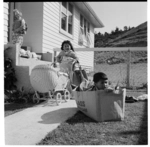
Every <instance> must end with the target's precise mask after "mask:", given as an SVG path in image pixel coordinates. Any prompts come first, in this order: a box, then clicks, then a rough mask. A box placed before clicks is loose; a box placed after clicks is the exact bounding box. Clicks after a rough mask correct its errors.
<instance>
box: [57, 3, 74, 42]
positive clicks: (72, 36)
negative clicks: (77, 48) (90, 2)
mask: <svg viewBox="0 0 150 147" xmlns="http://www.w3.org/2000/svg"><path fill="white" fill-rule="evenodd" d="M66 3H67V21H66V30H63V29H62V28H61V23H62V22H61V15H62V12H63V11H62V2H60V20H59V24H60V25H59V32H60V33H61V34H63V35H65V36H67V37H69V38H71V39H73V38H74V5H73V4H72V3H71V2H66ZM69 4H71V5H72V34H70V33H69V32H68V25H69V16H68V13H69V12H68V11H69Z"/></svg>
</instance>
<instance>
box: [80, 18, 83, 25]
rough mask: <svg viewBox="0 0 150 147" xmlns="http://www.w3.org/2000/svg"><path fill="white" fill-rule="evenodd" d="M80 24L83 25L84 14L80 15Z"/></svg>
mask: <svg viewBox="0 0 150 147" xmlns="http://www.w3.org/2000/svg"><path fill="white" fill-rule="evenodd" d="M80 26H81V27H83V16H82V15H80Z"/></svg>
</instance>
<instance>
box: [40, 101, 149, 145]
mask: <svg viewBox="0 0 150 147" xmlns="http://www.w3.org/2000/svg"><path fill="white" fill-rule="evenodd" d="M147 135H148V130H147V102H136V103H127V104H126V110H125V119H124V121H117V122H102V123H99V122H95V121H94V120H92V119H90V118H89V117H87V116H86V115H84V114H83V113H82V112H80V111H78V112H77V113H76V114H75V115H74V116H73V117H72V118H70V119H69V120H67V121H66V122H64V123H62V124H61V125H60V126H59V127H58V128H57V129H56V130H54V131H53V132H51V133H49V134H48V135H47V136H46V137H45V138H44V139H43V140H42V141H41V142H39V143H38V144H37V145H141V144H142V145H146V144H148V141H147V140H148V136H147Z"/></svg>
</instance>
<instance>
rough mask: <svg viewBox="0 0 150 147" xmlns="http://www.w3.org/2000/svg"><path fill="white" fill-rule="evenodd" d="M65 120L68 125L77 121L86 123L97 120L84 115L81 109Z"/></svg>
mask: <svg viewBox="0 0 150 147" xmlns="http://www.w3.org/2000/svg"><path fill="white" fill-rule="evenodd" d="M83 118H84V119H83ZM66 122H67V123H68V124H70V125H73V124H77V123H87V122H88V123H91V122H93V123H98V122H97V121H95V120H93V119H92V118H90V117H88V116H86V115H85V114H84V113H82V112H81V111H77V113H76V114H75V115H74V116H73V117H71V118H70V119H68V120H67V121H66Z"/></svg>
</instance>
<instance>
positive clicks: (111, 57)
mask: <svg viewBox="0 0 150 147" xmlns="http://www.w3.org/2000/svg"><path fill="white" fill-rule="evenodd" d="M94 60H95V61H94V63H95V64H94V73H95V72H100V71H101V72H104V73H106V74H107V75H108V78H109V81H110V82H111V84H113V85H115V84H117V83H119V85H121V86H123V87H128V88H131V87H132V88H137V87H144V86H146V84H147V51H142V50H141V51H140V50H138V51H130V50H128V51H96V52H95V55H94Z"/></svg>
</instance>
